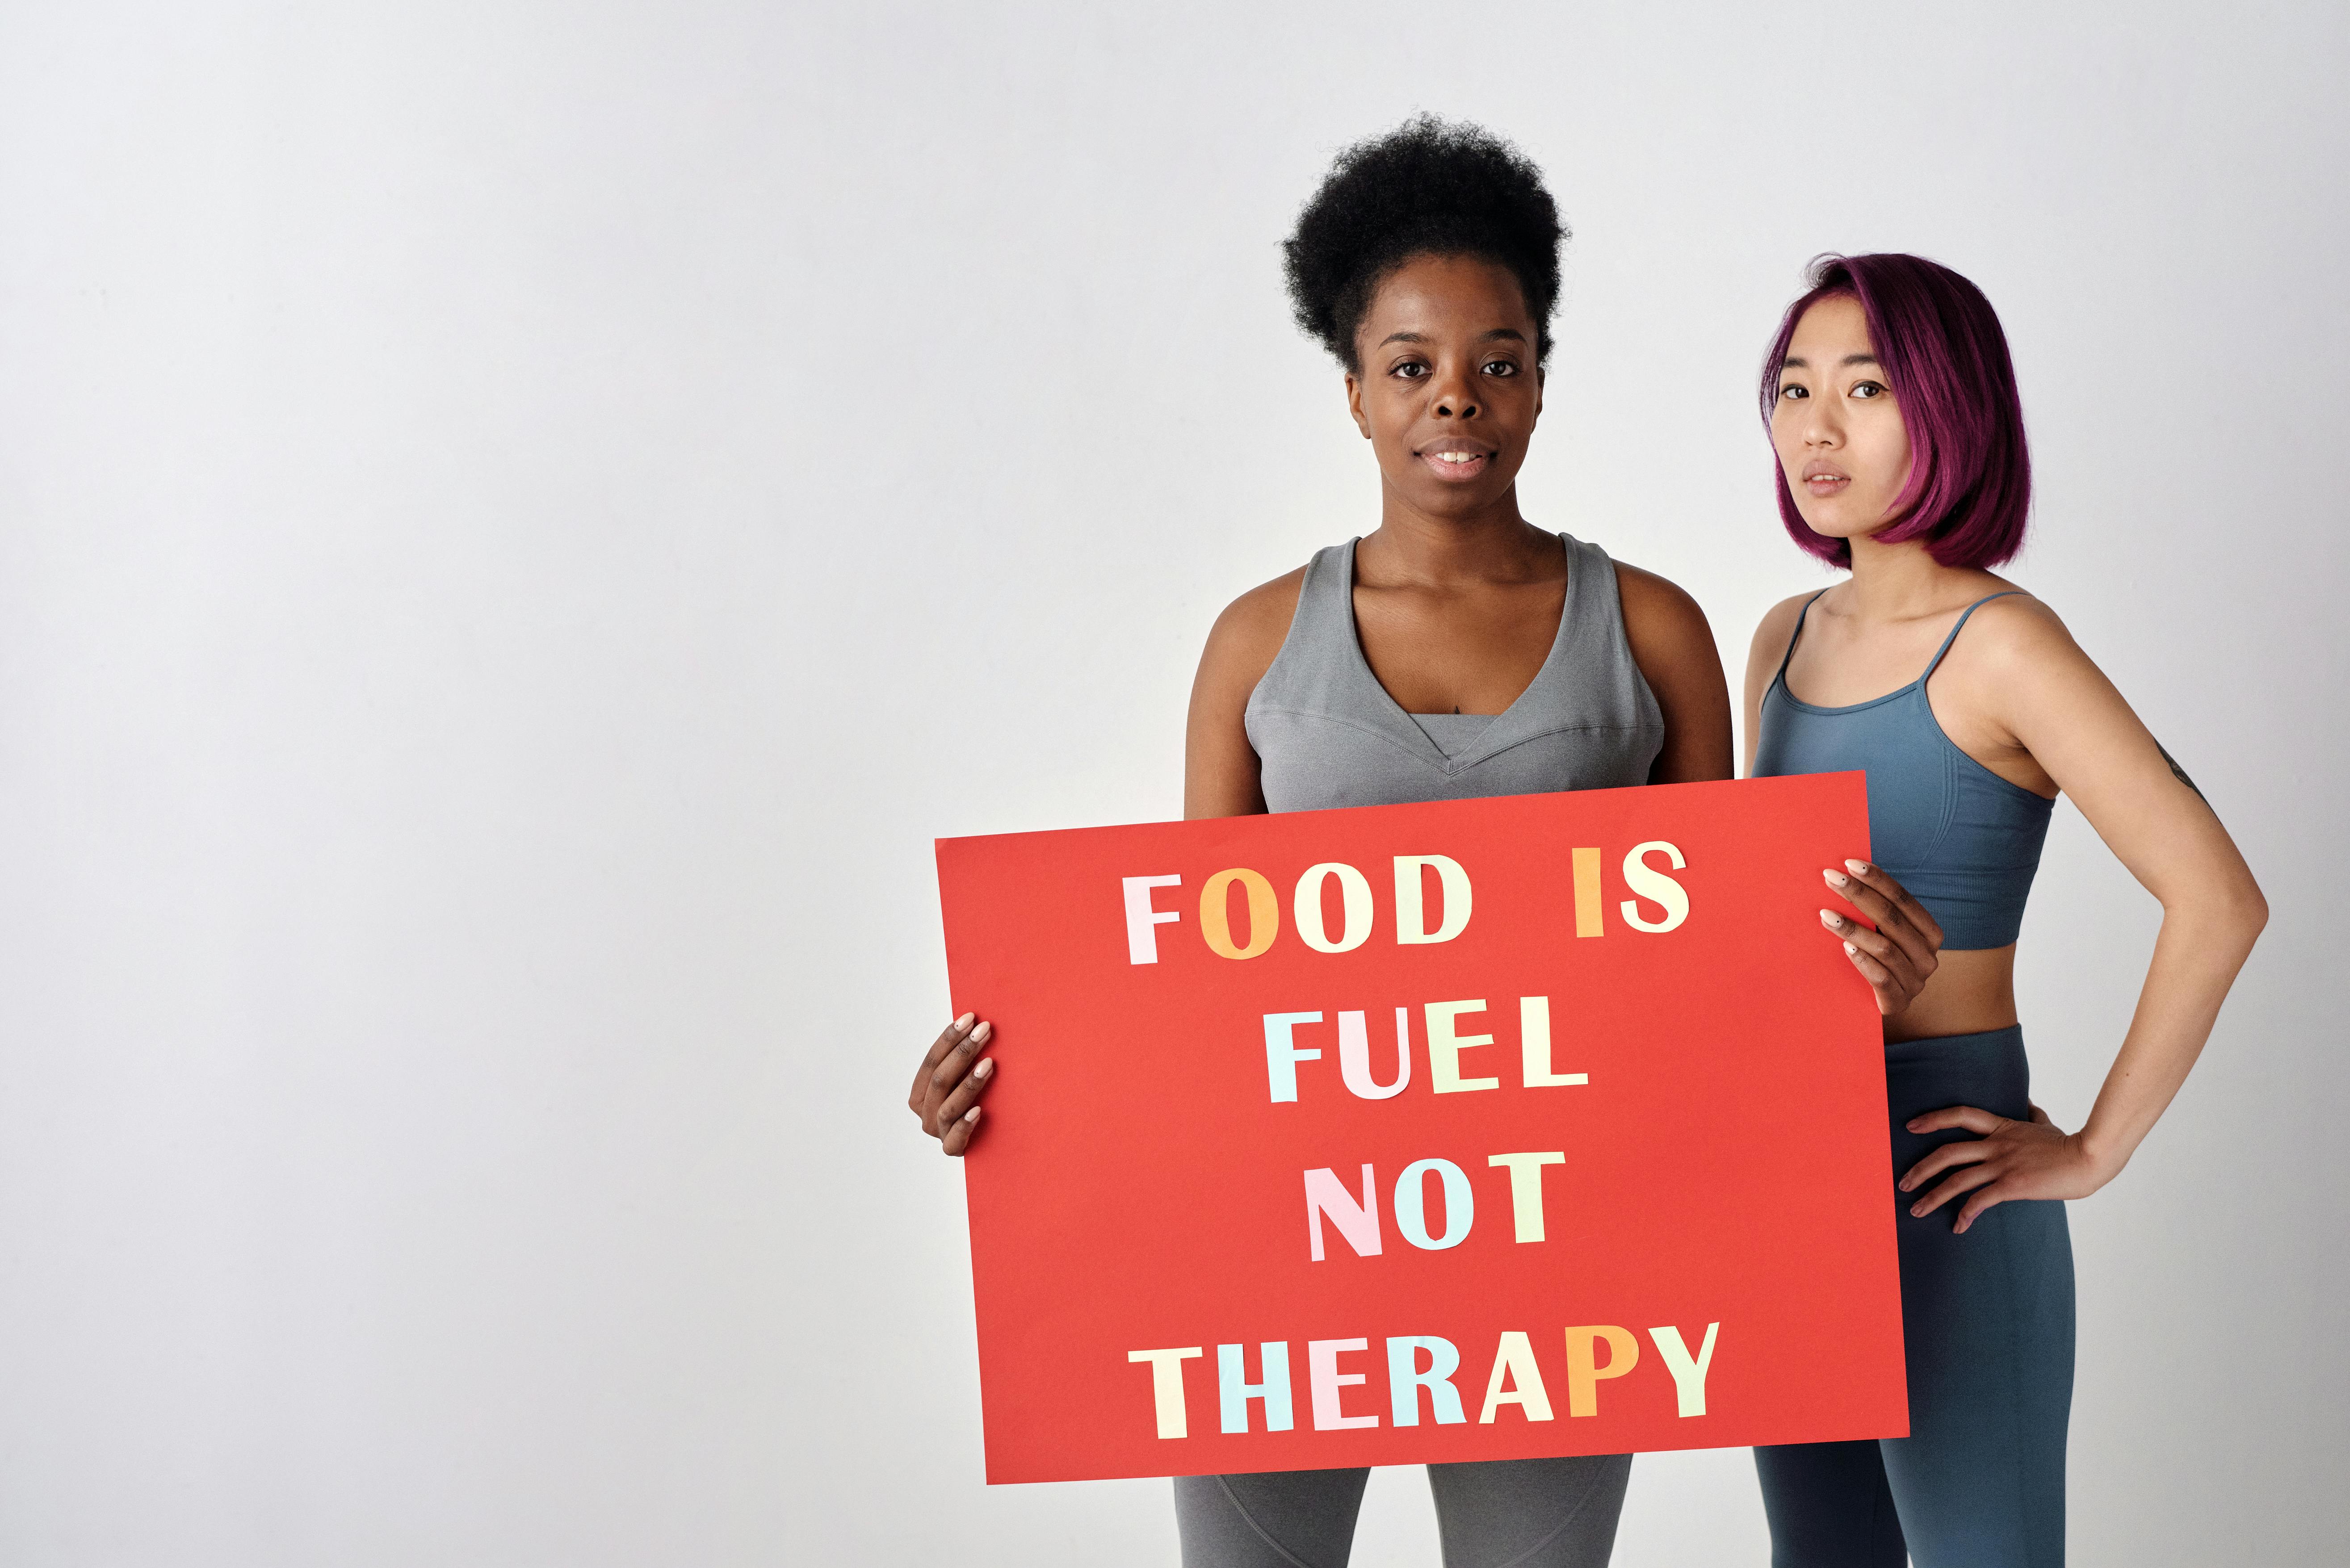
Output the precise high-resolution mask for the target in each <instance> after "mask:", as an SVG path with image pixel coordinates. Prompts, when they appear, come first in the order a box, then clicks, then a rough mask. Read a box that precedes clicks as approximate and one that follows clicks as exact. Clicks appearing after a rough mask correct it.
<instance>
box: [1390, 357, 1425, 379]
mask: <svg viewBox="0 0 2350 1568" xmlns="http://www.w3.org/2000/svg"><path fill="white" fill-rule="evenodd" d="M1388 374H1389V375H1392V376H1401V377H1402V378H1403V379H1405V380H1407V381H1417V380H1419V379H1420V378H1421V377H1422V376H1425V375H1427V374H1428V367H1427V366H1425V365H1423V364H1421V363H1420V362H1419V360H1417V359H1407V360H1405V361H1404V362H1403V363H1402V364H1400V365H1398V366H1397V367H1396V368H1395V369H1393V370H1390V371H1389V372H1388Z"/></svg>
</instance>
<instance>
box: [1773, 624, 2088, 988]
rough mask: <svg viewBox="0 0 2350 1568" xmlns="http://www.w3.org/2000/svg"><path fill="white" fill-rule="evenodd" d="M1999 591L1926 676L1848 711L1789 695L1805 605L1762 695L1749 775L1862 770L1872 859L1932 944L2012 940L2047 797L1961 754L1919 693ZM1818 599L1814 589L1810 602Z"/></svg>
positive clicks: (2044, 831)
mask: <svg viewBox="0 0 2350 1568" xmlns="http://www.w3.org/2000/svg"><path fill="white" fill-rule="evenodd" d="M2010 591H2011V592H2012V591H2013V590H2010ZM2004 597H2007V596H2006V595H2005V594H1992V595H1991V596H1990V597H1989V598H1982V599H1977V600H1976V601H1975V602H1974V603H1973V604H1970V605H1969V606H1968V607H1966V611H1965V613H1964V614H1962V615H1960V617H1959V624H1958V625H1957V626H1954V627H1952V628H1950V636H1948V637H1946V638H1944V639H1942V646H1941V647H1940V648H1939V649H1937V650H1936V651H1935V654H1934V659H1933V662H1932V663H1930V664H1929V665H1927V666H1926V673H1925V674H1923V675H1920V676H1919V677H1918V679H1917V680H1913V681H1911V682H1910V683H1909V684H1908V685H1907V686H1904V687H1903V688H1901V690H1900V691H1893V692H1888V693H1887V694H1886V695H1885V696H1883V697H1878V698H1876V699H1874V700H1872V701H1866V702H1856V703H1854V704H1852V706H1850V707H1848V708H1814V707H1813V706H1812V705H1811V704H1810V703H1808V702H1799V701H1796V700H1795V699H1794V696H1793V695H1792V694H1791V693H1790V692H1789V691H1787V662H1788V660H1789V659H1794V656H1795V644H1796V643H1797V642H1798V641H1800V640H1801V639H1802V638H1803V635H1804V619H1805V618H1808V617H1809V616H1810V615H1811V613H1812V605H1811V604H1805V605H1804V609H1803V614H1802V615H1800V616H1798V617H1796V618H1795V635H1794V637H1791V638H1789V639H1787V652H1786V655H1785V657H1783V658H1782V659H1780V660H1779V673H1778V675H1777V676H1776V677H1775V678H1773V680H1772V682H1771V689H1770V690H1769V691H1765V692H1764V693H1763V720H1762V726H1761V728H1762V735H1761V739H1760V741H1759V742H1758V744H1757V745H1756V747H1755V751H1754V776H1755V777H1757V778H1770V777H1773V776H1775V775H1778V774H1832V773H1843V772H1846V771H1850V770H1855V769H1856V770H1859V771H1861V772H1865V773H1866V774H1868V836H1869V841H1870V843H1871V844H1872V845H1873V846H1875V849H1874V853H1875V855H1876V857H1877V864H1878V865H1880V866H1882V867H1885V868H1886V870H1887V871H1889V872H1891V873H1892V874H1893V876H1894V877H1896V878H1898V880H1899V881H1900V883H1901V885H1902V886H1903V887H1905V888H1908V889H1909V891H1910V892H1911V893H1912V894H1913V895H1915V896H1916V898H1917V899H1918V902H1919V903H1921V904H1923V905H1925V906H1926V909H1927V912H1928V913H1929V914H1931V915H1932V916H1933V917H1934V919H1937V920H1939V921H1940V922H1941V926H1942V945H1943V946H1944V947H1945V948H1947V949H1950V950H1953V951H1956V950H1967V949H1973V948H2003V947H2005V946H2007V945H2008V944H2009V943H2010V942H2012V941H2013V940H2015V934H2016V931H2017V929H2019V928H2020V927H2022V924H2023V900H2024V899H2025V898H2027V897H2028V896H2029V895H2030V894H2031V892H2032V877H2033V873H2034V872H2035V871H2037V870H2039V869H2040V846H2041V844H2042V842H2043V840H2045V839H2046V838H2047V836H2048V817H2049V814H2050V812H2051V811H2052V810H2053V809H2054V805H2055V803H2054V802H2053V801H2049V800H2043V799H2042V798H2041V797H2040V796H2039V795H2036V794H2033V793H2032V792H2031V791H2030V790H2028V789H2025V788H2023V787H2022V785H2020V784H2010V783H2009V782H2008V781H2007V780H2005V779H2003V778H2002V777H2000V776H1999V775H1998V774H1995V773H1993V772H1991V770H1990V769H1989V768H1987V767H1985V766H1983V765H1982V764H1981V763H1979V762H1977V761H1975V760H1974V759H1973V758H1972V757H1970V756H1969V755H1967V754H1966V753H1964V752H1962V751H1960V750H1959V748H1958V747H1957V745H1956V744H1954V743H1953V742H1951V740H1950V737H1949V736H1948V735H1946V734H1944V733H1943V732H1942V726H1941V724H1940V722H1939V721H1938V720H1936V719H1935V717H1934V710H1933V707H1932V706H1931V704H1929V702H1928V701H1926V682H1927V680H1929V679H1930V678H1931V677H1932V675H1933V673H1934V670H1935V669H1936V668H1937V667H1938V666H1939V665H1940V664H1941V662H1942V656H1943V655H1944V654H1946V653H1948V652H1950V644H1952V643H1954V642H1956V641H1957V640H1958V639H1959V632H1960V628H1963V627H1964V626H1965V625H1966V624H1967V617H1968V616H1971V615H1973V614H1974V613H1975V611H1976V610H1977V609H1978V608H1980V607H1982V606H1983V605H1986V604H1989V603H1990V602H1991V599H1996V598H2004ZM1818 599H1819V595H1817V594H1814V595H1813V596H1812V603H1817V602H1818Z"/></svg>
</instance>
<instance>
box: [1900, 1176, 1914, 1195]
mask: <svg viewBox="0 0 2350 1568" xmlns="http://www.w3.org/2000/svg"><path fill="white" fill-rule="evenodd" d="M1898 1185H1899V1186H1900V1189H1901V1190H1902V1191H1904V1192H1910V1191H1914V1190H1915V1189H1917V1186H1918V1184H1917V1183H1916V1182H1914V1181H1912V1180H1910V1179H1908V1177H1906V1176H1905V1177H1903V1178H1902V1179H1901V1180H1900V1182H1899V1183H1898Z"/></svg>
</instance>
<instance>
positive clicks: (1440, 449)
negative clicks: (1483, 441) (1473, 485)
mask: <svg viewBox="0 0 2350 1568" xmlns="http://www.w3.org/2000/svg"><path fill="white" fill-rule="evenodd" d="M1418 456H1419V461H1420V462H1424V463H1426V464H1427V465H1428V466H1429V468H1430V470H1431V471H1432V472H1434V473H1435V474H1436V475H1437V477H1439V478H1440V479H1448V480H1452V481H1456V482H1458V481H1460V480H1464V479H1474V478H1476V477H1477V476H1478V475H1479V474H1481V473H1482V472H1485V470H1486V469H1487V468H1488V467H1490V466H1491V465H1492V462H1493V454H1492V452H1478V451H1475V450H1473V449H1471V448H1469V447H1447V446H1430V447H1422V448H1421V449H1420V450H1419V453H1418Z"/></svg>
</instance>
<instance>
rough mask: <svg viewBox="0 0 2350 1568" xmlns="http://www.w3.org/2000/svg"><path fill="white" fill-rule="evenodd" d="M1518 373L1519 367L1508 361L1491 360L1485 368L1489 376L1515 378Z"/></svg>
mask: <svg viewBox="0 0 2350 1568" xmlns="http://www.w3.org/2000/svg"><path fill="white" fill-rule="evenodd" d="M1517 373H1518V368H1517V366H1515V365H1513V364H1512V363H1511V362H1510V361H1509V360H1507V359H1493V360H1489V361H1488V362H1487V363H1486V366H1485V374H1487V375H1488V376H1514V375H1516V374H1517Z"/></svg>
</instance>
